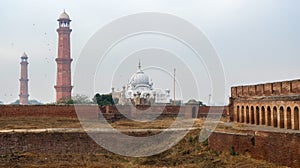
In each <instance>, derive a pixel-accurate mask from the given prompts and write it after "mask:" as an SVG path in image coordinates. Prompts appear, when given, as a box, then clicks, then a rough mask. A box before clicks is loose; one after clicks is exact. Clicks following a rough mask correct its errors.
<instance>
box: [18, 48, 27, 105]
mask: <svg viewBox="0 0 300 168" xmlns="http://www.w3.org/2000/svg"><path fill="white" fill-rule="evenodd" d="M27 59H28V57H27V55H26V53H25V52H24V54H23V55H22V56H21V78H20V95H19V96H20V104H21V105H27V104H28V97H29V94H28V81H29V80H28V70H27V68H28V62H27Z"/></svg>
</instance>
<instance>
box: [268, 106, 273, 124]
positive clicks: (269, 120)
mask: <svg viewBox="0 0 300 168" xmlns="http://www.w3.org/2000/svg"><path fill="white" fill-rule="evenodd" d="M271 116H272V113H271V107H270V106H268V107H267V118H268V121H267V125H268V126H271V122H272V120H271Z"/></svg>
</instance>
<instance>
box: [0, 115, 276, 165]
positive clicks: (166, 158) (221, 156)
mask: <svg viewBox="0 0 300 168" xmlns="http://www.w3.org/2000/svg"><path fill="white" fill-rule="evenodd" d="M222 120H225V119H222ZM173 122H174V119H171V118H167V119H164V120H157V121H154V122H146V123H139V122H138V123H136V122H132V121H128V120H121V121H118V122H115V123H112V126H113V127H115V128H126V129H128V128H130V129H132V128H140V129H147V128H151V129H161V128H167V127H169V126H170V124H172V123H173ZM203 123H204V121H203V120H201V119H197V120H196V121H195V123H194V128H196V129H198V130H193V131H191V132H190V133H189V134H187V136H186V137H185V138H184V139H183V140H181V141H180V143H178V144H177V145H176V146H174V147H172V148H171V149H169V150H167V151H165V152H163V153H161V154H158V155H154V156H150V157H145V158H132V157H123V156H119V155H117V154H113V153H110V152H105V153H90V154H85V155H84V154H78V153H69V154H56V155H46V154H43V153H29V152H27V153H18V154H11V155H9V156H7V155H6V156H0V167H116V168H117V167H124V168H125V167H245V168H246V167H249V168H252V167H266V168H267V167H278V166H276V165H275V164H272V163H268V162H266V161H261V160H255V159H252V158H251V157H250V156H248V155H234V154H230V153H217V152H214V151H212V150H210V149H209V147H208V145H207V142H204V143H199V141H198V134H199V131H200V129H201V127H202V125H203ZM91 125H92V124H91ZM80 127H81V125H80V123H79V121H78V120H77V119H72V118H47V117H39V118H38V117H24V118H0V128H1V129H36V128H80ZM218 129H230V128H229V126H227V125H226V124H225V125H224V124H222V123H221V124H219V126H218Z"/></svg>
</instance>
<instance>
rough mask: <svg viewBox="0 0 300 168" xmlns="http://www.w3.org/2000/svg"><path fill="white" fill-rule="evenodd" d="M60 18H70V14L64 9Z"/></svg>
mask: <svg viewBox="0 0 300 168" xmlns="http://www.w3.org/2000/svg"><path fill="white" fill-rule="evenodd" d="M59 19H68V20H70V17H69V15H68V14H67V13H66V12H65V11H64V12H63V13H62V14H60V15H59Z"/></svg>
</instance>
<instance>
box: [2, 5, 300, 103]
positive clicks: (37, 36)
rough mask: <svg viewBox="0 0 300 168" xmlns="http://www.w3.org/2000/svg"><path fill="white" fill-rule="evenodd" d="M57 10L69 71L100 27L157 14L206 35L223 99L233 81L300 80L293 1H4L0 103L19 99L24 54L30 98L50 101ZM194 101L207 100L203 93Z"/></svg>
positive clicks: (299, 32) (299, 30)
mask: <svg viewBox="0 0 300 168" xmlns="http://www.w3.org/2000/svg"><path fill="white" fill-rule="evenodd" d="M63 9H66V11H67V13H68V14H69V15H70V17H71V19H72V23H71V28H72V29H73V32H72V34H71V45H72V57H73V59H74V61H73V64H72V68H74V67H75V65H76V60H77V58H78V56H79V55H80V51H81V50H82V48H83V47H84V45H85V44H86V42H87V41H88V39H89V38H90V37H91V36H92V35H93V34H94V33H95V32H96V31H97V30H99V29H100V28H101V27H102V26H104V25H106V24H108V23H110V22H111V21H113V20H114V19H117V18H119V17H122V16H126V15H130V14H135V13H139V12H161V13H168V14H172V15H176V16H178V17H181V18H183V19H186V20H188V21H189V22H191V23H192V24H194V25H195V26H197V27H198V28H199V29H200V30H202V31H203V32H204V33H205V34H206V36H207V38H208V39H209V40H210V41H211V43H212V44H213V45H214V47H215V49H216V51H217V53H218V55H219V57H220V59H221V61H222V63H223V66H224V71H225V77H226V86H227V87H226V94H227V95H226V96H229V95H230V93H229V88H230V86H232V85H239V84H252V83H261V82H267V81H279V80H287V79H296V78H300V73H299V72H300V71H299V70H300V66H299V65H298V64H299V62H300V57H299V56H300V22H299V16H300V1H298V0H284V1H282V0H207V1H201V0H189V1H183V0H143V1H141V0H106V1H104V0H94V1H89V0H84V1H83V0H82V1H71V0H43V1H40V0H6V1H4V0H3V1H1V2H0V20H1V27H0V30H1V31H0V67H1V71H0V79H1V82H0V101H4V102H6V103H10V102H12V101H14V100H16V99H18V94H19V80H18V79H19V78H20V64H19V62H20V56H21V55H22V53H23V52H24V51H25V52H26V53H27V54H28V56H29V62H30V64H29V78H30V81H29V94H30V99H37V100H40V101H42V102H54V101H55V89H54V88H53V86H54V84H55V78H56V76H55V73H56V63H55V61H54V59H55V57H56V55H57V32H56V28H57V26H58V24H57V21H56V20H57V18H58V16H59V14H60V13H61V12H62V11H63ZM133 66H134V67H136V64H135V65H133ZM130 72H131V71H130ZM128 74H130V73H128ZM128 78H130V76H129V77H128ZM153 78H155V76H154V77H153ZM157 80H159V79H157ZM156 82H157V83H158V84H159V83H160V81H156ZM75 87H76V86H75ZM117 87H121V86H117ZM161 87H162V88H165V87H168V86H161ZM169 88H170V89H172V86H170V87H169ZM109 91H110V90H109V87H101V88H99V92H109ZM196 98H197V99H202V100H203V101H204V102H207V100H208V92H207V93H205V92H204V93H203V94H202V95H200V96H199V97H196Z"/></svg>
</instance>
